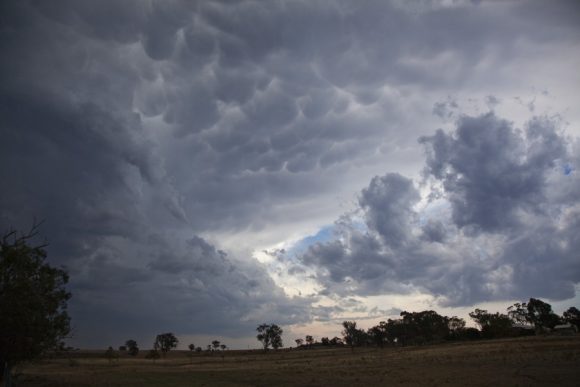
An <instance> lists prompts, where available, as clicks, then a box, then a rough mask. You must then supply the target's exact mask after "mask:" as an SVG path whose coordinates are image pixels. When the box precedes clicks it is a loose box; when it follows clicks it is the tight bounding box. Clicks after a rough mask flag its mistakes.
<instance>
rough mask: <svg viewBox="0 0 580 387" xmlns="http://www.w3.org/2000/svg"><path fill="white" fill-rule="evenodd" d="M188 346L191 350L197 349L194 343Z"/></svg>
mask: <svg viewBox="0 0 580 387" xmlns="http://www.w3.org/2000/svg"><path fill="white" fill-rule="evenodd" d="M187 348H189V350H190V351H191V352H193V351H195V345H193V344H189V345H188V346H187Z"/></svg>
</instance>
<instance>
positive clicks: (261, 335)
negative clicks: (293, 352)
mask: <svg viewBox="0 0 580 387" xmlns="http://www.w3.org/2000/svg"><path fill="white" fill-rule="evenodd" d="M256 331H257V332H258V335H257V336H256V338H257V339H258V340H259V341H260V342H261V343H262V345H263V346H264V351H267V350H268V348H269V347H270V346H272V348H274V349H278V348H281V347H282V346H283V343H282V333H283V332H284V331H283V330H282V328H280V327H279V326H278V325H276V324H269V325H268V324H262V325H259V326H258V328H256Z"/></svg>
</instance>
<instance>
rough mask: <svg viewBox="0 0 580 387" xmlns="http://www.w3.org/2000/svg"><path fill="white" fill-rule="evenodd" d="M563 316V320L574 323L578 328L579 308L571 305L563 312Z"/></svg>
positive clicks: (579, 323) (579, 319)
mask: <svg viewBox="0 0 580 387" xmlns="http://www.w3.org/2000/svg"><path fill="white" fill-rule="evenodd" d="M563 317H564V321H566V322H567V323H570V324H572V325H576V328H577V329H580V310H578V309H577V308H575V307H573V306H572V307H570V308H568V310H566V311H565V312H564V314H563Z"/></svg>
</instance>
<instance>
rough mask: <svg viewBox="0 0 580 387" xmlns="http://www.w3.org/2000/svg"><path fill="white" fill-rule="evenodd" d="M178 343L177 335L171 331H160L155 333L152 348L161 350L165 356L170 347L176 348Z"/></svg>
mask: <svg viewBox="0 0 580 387" xmlns="http://www.w3.org/2000/svg"><path fill="white" fill-rule="evenodd" d="M178 343H179V340H177V337H175V335H174V334H173V333H170V332H169V333H161V334H159V335H157V338H156V339H155V344H154V345H153V348H154V349H156V350H159V351H161V353H163V356H165V354H166V353H167V352H169V351H170V350H171V349H173V348H176V347H177V344H178Z"/></svg>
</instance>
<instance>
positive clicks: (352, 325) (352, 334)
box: [342, 321, 367, 348]
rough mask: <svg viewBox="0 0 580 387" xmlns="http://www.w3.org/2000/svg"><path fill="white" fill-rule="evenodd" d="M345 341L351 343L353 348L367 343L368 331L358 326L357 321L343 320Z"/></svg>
mask: <svg viewBox="0 0 580 387" xmlns="http://www.w3.org/2000/svg"><path fill="white" fill-rule="evenodd" d="M342 326H343V328H344V329H343V331H342V335H343V336H344V342H345V343H346V344H347V345H350V346H351V348H354V347H356V346H360V345H363V344H365V343H366V337H367V335H366V332H365V331H363V330H362V329H358V328H357V327H356V322H355V321H343V323H342Z"/></svg>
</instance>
